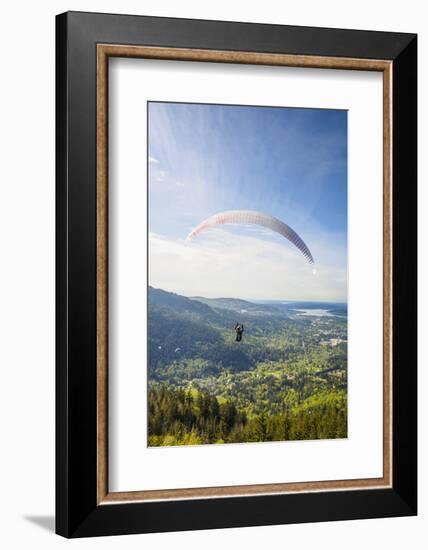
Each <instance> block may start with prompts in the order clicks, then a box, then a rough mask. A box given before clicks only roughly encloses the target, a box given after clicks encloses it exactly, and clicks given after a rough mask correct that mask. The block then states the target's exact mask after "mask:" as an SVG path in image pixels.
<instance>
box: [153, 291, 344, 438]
mask: <svg viewBox="0 0 428 550" xmlns="http://www.w3.org/2000/svg"><path fill="white" fill-rule="evenodd" d="M148 321H149V323H148V334H149V445H151V446H155V445H183V444H202V443H231V442H245V441H275V440H294V439H319V438H337V437H346V434H347V398H346V395H347V342H346V340H347V316H346V305H344V304H319V303H318V304H308V303H292V302H287V303H269V304H260V303H252V302H247V301H244V300H237V299H231V298H220V299H215V300H212V299H206V298H202V297H195V298H192V299H190V298H186V297H184V296H179V295H176V294H172V293H169V292H165V291H163V290H158V289H153V288H149V316H148ZM237 322H239V323H241V324H243V325H244V333H243V339H242V341H241V342H236V341H235V332H234V326H235V324H236V323H237Z"/></svg>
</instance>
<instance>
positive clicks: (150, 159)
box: [149, 156, 159, 164]
mask: <svg viewBox="0 0 428 550" xmlns="http://www.w3.org/2000/svg"><path fill="white" fill-rule="evenodd" d="M149 162H150V163H152V164H159V161H158V159H156V158H155V157H151V156H149Z"/></svg>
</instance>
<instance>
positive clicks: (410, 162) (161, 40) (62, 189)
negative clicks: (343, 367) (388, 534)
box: [56, 12, 417, 537]
mask: <svg viewBox="0 0 428 550" xmlns="http://www.w3.org/2000/svg"><path fill="white" fill-rule="evenodd" d="M100 43H103V44H123V45H146V46H161V47H171V48H195V49H203V50H211V49H212V50H224V51H238V52H239V51H243V52H248V51H251V52H261V53H282V54H290V55H305V56H320V57H323V56H334V57H346V58H356V59H372V60H389V61H391V62H392V79H393V81H392V92H393V108H392V121H391V123H392V128H393V133H392V136H393V137H392V159H393V160H392V178H393V180H392V181H393V186H392V189H393V192H392V216H393V226H392V275H393V291H392V298H393V300H392V303H393V309H392V334H393V337H392V349H393V351H392V363H393V367H392V371H393V376H392V398H393V425H392V436H393V456H392V463H393V480H392V487H390V488H382V489H361V490H337V491H318V492H308V493H289V494H276V495H268V496H267V495H260V496H245V497H225V498H201V499H192V500H181V501H180V500H169V501H161V502H155V501H154V502H128V503H120V504H115V503H109V504H108V505H98V504H97V371H96V360H97V348H96V333H97V315H96V272H97V257H96V237H97V225H96V208H97V202H96V172H97V141H96V136H97V131H96V125H97V120H96V108H97V105H96V78H97V76H96V73H97V66H96V46H97V44H100ZM56 97H57V102H56V136H57V137H56V159H57V160H56V212H57V214H56V532H57V533H58V534H60V535H62V536H65V537H86V536H99V535H115V534H126V533H148V532H161V531H179V530H193V529H210V528H226V527H240V526H255V525H274V524H285V523H302V522H319V521H335V520H346V519H362V518H374V517H393V516H410V515H415V514H416V513H417V399H416V398H417V371H416V365H417V341H416V340H417V331H416V324H417V305H416V304H417V294H416V293H417V290H416V289H417V260H416V255H417V248H416V247H417V238H416V231H417V225H416V224H417V205H416V202H417V187H416V184H417V181H416V180H417V143H416V140H417V103H416V99H417V36H416V35H414V34H404V33H386V32H373V31H355V30H342V29H325V28H309V27H294V26H280V25H265V24H248V23H234V22H219V21H202V20H190V19H173V18H163V17H143V16H124V15H111V14H96V13H81V12H68V13H64V14H61V15H58V16H57V18H56Z"/></svg>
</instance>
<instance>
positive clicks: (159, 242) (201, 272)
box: [149, 229, 347, 301]
mask: <svg viewBox="0 0 428 550" xmlns="http://www.w3.org/2000/svg"><path fill="white" fill-rule="evenodd" d="M281 239H282V238H279V239H276V238H275V237H273V238H272V239H268V238H266V236H264V235H263V236H261V235H258V234H256V233H254V232H252V231H250V232H244V231H241V232H240V233H238V234H237V233H236V231H234V229H231V230H228V229H215V230H213V231H212V232H211V233H210V234H208V233H207V234H206V235H203V236H202V235H201V236H200V237H199V238H198V239H195V240H194V241H192V242H191V243H190V244H185V242H184V240H183V239H176V240H174V239H168V238H166V237H163V236H161V235H157V234H153V233H151V234H150V236H149V247H150V248H149V250H150V261H149V283H150V284H151V285H152V286H154V287H158V288H163V289H165V290H169V291H172V292H177V293H179V294H184V295H188V296H192V295H193V296H194V295H202V296H207V297H220V296H226V297H227V296H229V297H240V298H247V299H251V298H253V299H281V300H320V301H322V300H326V301H328V300H332V301H346V295H347V276H346V265H343V254H342V253H341V250H340V248H338V247H335V246H334V245H332V244H331V242H330V243H329V244H327V247H326V243H325V242H323V241H322V240H318V241H317V242H314V241H312V245H313V246H312V248H313V253H314V255H318V257H321V258H325V257H327V258H328V259H329V262H328V264H326V263H323V262H321V263H317V264H316V274H314V272H313V268H312V266H311V265H309V264H308V263H307V262H306V261H305V259H304V258H303V256H302V255H301V253H300V252H299V251H298V250H297V249H295V248H294V247H293V246H292V245H291V243H288V242H287V241H284V239H282V241H281Z"/></svg>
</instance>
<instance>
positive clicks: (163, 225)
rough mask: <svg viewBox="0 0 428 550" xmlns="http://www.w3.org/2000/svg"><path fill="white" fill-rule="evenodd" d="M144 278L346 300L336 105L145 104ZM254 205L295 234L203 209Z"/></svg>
mask: <svg viewBox="0 0 428 550" xmlns="http://www.w3.org/2000/svg"><path fill="white" fill-rule="evenodd" d="M148 149H149V151H148V154H149V243H150V260H149V278H150V280H149V282H150V284H152V286H157V287H160V288H164V289H165V290H170V291H174V292H179V293H182V294H186V295H196V294H202V295H205V296H212V297H215V296H235V297H240V298H247V299H251V298H254V299H301V300H306V299H310V300H320V301H322V300H336V301H346V287H347V277H346V264H347V250H346V246H347V113H346V112H345V111H337V110H321V109H294V108H293V109H292V108H269V107H242V106H222V105H197V104H175V103H153V102H152V103H149V131H148ZM236 209H250V210H258V211H261V212H264V213H267V214H270V215H272V216H275V217H277V218H279V219H280V220H282V221H284V222H285V223H287V224H288V225H290V226H291V227H292V228H293V229H294V230H295V231H296V232H297V233H298V234H299V235H300V236H301V237H302V238H303V240H304V241H305V242H306V244H307V245H308V247H309V249H310V250H311V252H312V254H313V256H314V259H315V264H316V274H314V273H312V268H311V267H310V266H308V265H307V264H305V262H304V259H303V257H302V256H301V255H300V254H299V252H298V251H297V249H295V248H294V247H293V246H292V245H291V244H290V243H289V242H288V241H285V240H284V239H283V238H282V237H280V236H279V235H275V234H272V233H270V232H269V231H268V230H266V229H263V228H258V227H254V226H252V227H243V226H236V225H231V226H224V227H222V228H221V229H215V230H211V231H207V232H206V233H204V234H203V235H201V236H200V237H198V238H197V239H195V241H194V242H192V244H191V245H187V246H185V245H184V239H185V237H186V236H187V234H188V233H189V232H190V231H191V229H192V228H193V227H195V226H196V225H198V224H199V223H200V222H201V221H203V220H204V219H205V218H207V217H208V216H211V215H213V214H216V213H218V212H222V211H225V210H236Z"/></svg>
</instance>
